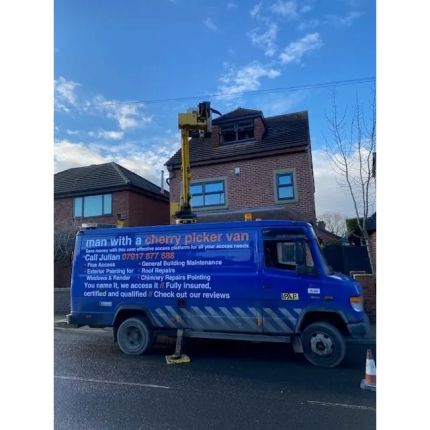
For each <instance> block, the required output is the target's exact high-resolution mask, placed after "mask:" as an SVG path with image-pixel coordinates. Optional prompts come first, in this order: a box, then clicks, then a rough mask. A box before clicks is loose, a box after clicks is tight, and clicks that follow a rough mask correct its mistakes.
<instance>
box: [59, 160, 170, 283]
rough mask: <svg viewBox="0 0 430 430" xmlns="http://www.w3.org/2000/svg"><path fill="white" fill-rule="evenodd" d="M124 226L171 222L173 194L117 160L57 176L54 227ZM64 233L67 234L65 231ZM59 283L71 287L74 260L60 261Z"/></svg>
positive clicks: (71, 170) (71, 231) (72, 229)
mask: <svg viewBox="0 0 430 430" xmlns="http://www.w3.org/2000/svg"><path fill="white" fill-rule="evenodd" d="M119 219H120V220H122V222H123V225H124V226H138V225H157V224H169V222H170V218H169V193H168V192H167V191H165V190H161V188H160V187H158V186H157V185H154V184H153V183H152V182H150V181H148V180H146V179H144V178H142V177H141V176H139V175H137V174H136V173H133V172H131V171H130V170H128V169H126V168H124V167H122V166H120V165H119V164H117V163H114V162H111V163H105V164H98V165H91V166H86V167H77V168H72V169H68V170H64V171H62V172H59V173H56V174H55V175H54V229H55V232H57V233H58V232H63V233H64V232H69V233H70V234H69V236H68V237H72V238H73V233H74V232H75V231H76V230H77V228H78V227H79V226H81V224H82V223H99V224H113V225H115V224H116V223H117V221H118V220H119ZM63 236H64V234H63ZM54 283H55V286H69V284H70V262H68V261H65V262H56V264H55V269H54Z"/></svg>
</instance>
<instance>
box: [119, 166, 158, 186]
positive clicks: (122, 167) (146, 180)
mask: <svg viewBox="0 0 430 430" xmlns="http://www.w3.org/2000/svg"><path fill="white" fill-rule="evenodd" d="M115 164H116V163H115ZM116 165H117V166H118V168H121V169H123V170H126V171H127V172H129V173H131V174H132V175H134V176H137V177H138V178H140V179H142V180H143V181H145V182H147V183H148V184H151V185H153V186H154V187H157V188H159V189H160V190H161V187H160V186H159V185H157V184H154V182H151V181H150V180H149V179H146V178H144V177H143V176H141V175H139V174H137V173H136V172H133V171H132V170H129V169H127V167H124V166H121V165H120V164H116ZM130 183H133V181H132V180H131V179H130Z"/></svg>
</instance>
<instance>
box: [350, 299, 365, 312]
mask: <svg viewBox="0 0 430 430" xmlns="http://www.w3.org/2000/svg"><path fill="white" fill-rule="evenodd" d="M349 301H350V303H351V306H352V309H354V311H357V312H362V311H363V296H353V297H350V298H349Z"/></svg>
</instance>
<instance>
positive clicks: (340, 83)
mask: <svg viewBox="0 0 430 430" xmlns="http://www.w3.org/2000/svg"><path fill="white" fill-rule="evenodd" d="M369 82H375V77H374V76H369V77H366V78H355V79H344V80H340V81H329V82H320V83H317V84H305V85H294V86H290V87H278V88H271V89H267V90H254V91H239V92H231V93H215V94H205V95H200V96H185V97H175V98H166V99H152V100H130V101H123V102H121V101H113V102H106V103H97V104H87V105H80V106H68V107H67V109H82V108H85V109H88V108H92V107H100V106H112V105H113V106H115V105H123V104H125V105H129V104H145V105H150V104H158V103H171V102H182V101H186V100H208V99H214V98H227V97H238V96H243V95H248V96H253V95H259V94H271V93H280V92H289V91H302V90H310V89H317V88H328V87H337V86H339V87H340V86H346V85H354V84H356V85H358V84H365V83H369Z"/></svg>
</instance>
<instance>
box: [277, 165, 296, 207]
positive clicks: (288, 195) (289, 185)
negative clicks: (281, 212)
mask: <svg viewBox="0 0 430 430" xmlns="http://www.w3.org/2000/svg"><path fill="white" fill-rule="evenodd" d="M276 196H277V199H278V200H279V201H283V200H294V199H295V197H296V196H295V192H294V176H293V173H292V172H289V173H277V174H276Z"/></svg>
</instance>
